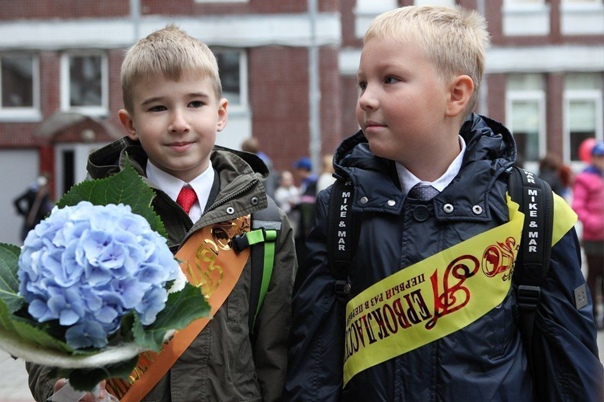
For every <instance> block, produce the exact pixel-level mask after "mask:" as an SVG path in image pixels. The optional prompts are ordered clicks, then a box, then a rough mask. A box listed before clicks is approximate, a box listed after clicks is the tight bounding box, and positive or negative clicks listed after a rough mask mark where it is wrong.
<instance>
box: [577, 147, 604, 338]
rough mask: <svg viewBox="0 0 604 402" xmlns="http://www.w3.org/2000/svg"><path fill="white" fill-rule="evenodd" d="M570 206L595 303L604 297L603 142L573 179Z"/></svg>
mask: <svg viewBox="0 0 604 402" xmlns="http://www.w3.org/2000/svg"><path fill="white" fill-rule="evenodd" d="M572 207H573V209H574V210H575V212H576V213H577V215H578V216H579V220H580V221H581V223H582V224H583V235H582V243H583V251H584V252H585V258H586V260H587V285H588V286H589V290H590V291H591V294H592V297H593V298H594V300H596V297H597V295H598V294H600V295H601V296H602V297H604V141H598V142H596V143H595V145H594V147H593V148H592V150H591V162H590V164H589V166H588V167H587V168H585V169H584V170H583V171H582V172H581V173H579V174H578V175H577V177H576V179H575V184H574V189H573V202H572ZM598 284H599V286H598ZM597 307H598V306H597V304H596V303H595V302H594V305H593V312H594V316H595V317H596V322H597V326H598V329H604V323H603V322H602V321H603V319H602V317H601V316H599V315H598V308H597Z"/></svg>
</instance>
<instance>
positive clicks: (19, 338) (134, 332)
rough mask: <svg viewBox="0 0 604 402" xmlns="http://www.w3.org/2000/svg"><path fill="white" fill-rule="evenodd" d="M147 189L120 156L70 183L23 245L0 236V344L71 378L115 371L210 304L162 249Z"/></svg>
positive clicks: (81, 381)
mask: <svg viewBox="0 0 604 402" xmlns="http://www.w3.org/2000/svg"><path fill="white" fill-rule="evenodd" d="M153 197H154V192H153V190H151V189H150V188H149V187H148V186H147V185H146V184H145V183H144V182H143V181H142V179H141V178H140V176H139V175H138V174H137V173H136V172H135V171H134V169H133V168H132V167H131V166H130V164H129V163H127V166H126V169H124V170H122V171H121V172H120V173H118V174H115V175H113V176H110V177H108V178H105V179H99V180H89V181H85V182H83V183H80V184H77V185H76V186H74V187H72V188H71V189H70V190H69V192H67V193H66V194H65V195H64V196H63V197H62V198H61V199H60V200H59V201H58V202H57V205H56V206H55V208H54V209H53V210H52V212H51V213H50V215H49V216H48V217H47V218H46V219H44V220H43V221H42V222H40V223H39V224H38V225H37V226H36V227H35V228H34V229H33V230H31V231H30V232H29V234H28V235H27V237H26V239H25V241H24V244H23V247H17V246H15V245H10V244H2V243H0V347H1V348H3V349H5V350H6V351H7V352H8V353H10V354H11V355H13V356H15V357H19V358H22V359H23V360H26V361H30V362H33V363H37V364H43V365H47V366H52V367H56V370H57V371H58V372H57V375H59V376H62V377H68V378H69V380H70V383H71V384H72V385H73V386H74V388H77V389H82V390H91V389H93V388H94V386H95V385H96V384H97V383H98V382H100V381H102V380H103V379H107V378H112V377H124V376H127V375H128V374H130V372H131V370H132V369H133V368H134V366H135V364H136V361H137V358H138V355H139V354H140V353H141V352H144V351H149V350H151V351H155V352H157V351H159V350H160V349H161V346H162V344H163V342H164V341H165V340H166V339H167V338H168V337H169V336H170V335H172V334H173V333H174V331H175V330H178V329H182V328H184V327H185V326H187V325H188V324H189V323H191V322H192V321H193V320H195V319H197V318H201V317H206V316H208V314H209V311H210V308H209V305H208V304H207V302H206V299H205V297H204V296H203V294H202V293H201V291H200V290H199V289H198V288H196V287H193V286H191V285H190V284H188V282H187V281H186V278H185V277H184V274H183V273H182V271H181V269H180V266H179V263H178V261H177V260H176V259H175V258H174V256H173V255H172V253H171V251H170V249H169V247H168V245H167V242H166V238H165V236H166V233H165V228H164V226H163V223H162V222H161V219H160V218H159V216H158V215H157V214H156V213H155V212H154V210H153V208H152V206H151V201H152V199H153Z"/></svg>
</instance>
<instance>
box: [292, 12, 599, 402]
mask: <svg viewBox="0 0 604 402" xmlns="http://www.w3.org/2000/svg"><path fill="white" fill-rule="evenodd" d="M488 44H489V35H488V32H487V30H486V21H485V20H484V18H483V17H482V16H480V15H479V14H478V13H476V12H469V11H466V10H463V9H461V8H458V7H457V8H447V7H438V6H410V7H402V8H398V9H396V10H392V11H389V12H386V13H384V14H382V15H380V16H378V17H377V18H376V19H375V20H374V21H373V22H372V24H371V25H370V27H369V29H368V31H367V32H366V34H365V36H364V40H363V49H362V52H361V59H360V65H359V69H358V75H357V77H358V86H359V98H358V101H357V107H356V115H357V120H358V124H359V126H360V127H361V131H359V132H358V133H356V134H355V135H353V136H352V137H350V138H348V139H346V140H344V142H343V143H342V144H341V145H340V146H339V148H338V149H337V151H336V154H335V162H334V166H335V174H336V176H337V178H338V180H342V181H343V182H347V181H350V182H351V183H352V189H351V191H350V192H348V193H346V192H345V191H343V192H342V195H341V197H342V199H344V198H346V197H349V198H346V199H347V205H346V207H347V208H346V214H351V215H352V218H351V220H352V223H351V224H352V227H355V226H356V225H358V226H360V229H359V230H357V231H356V234H358V237H359V238H358V242H355V243H354V244H355V245H356V246H355V247H353V249H352V253H353V259H352V261H351V263H350V266H349V269H348V271H347V272H348V277H347V279H346V282H347V286H345V287H343V286H341V284H338V283H337V282H336V278H335V277H334V275H333V273H332V271H331V269H330V265H329V253H328V248H327V247H328V244H332V243H333V239H332V238H331V237H329V233H330V230H329V229H330V222H329V219H330V218H329V215H328V211H329V198H330V192H331V191H330V190H329V189H328V190H326V191H323V192H321V193H320V194H319V196H318V198H317V201H316V207H315V226H314V227H313V228H312V229H311V231H310V234H309V236H308V238H307V241H306V253H305V259H304V263H303V264H301V266H300V269H299V271H298V275H297V278H296V285H295V291H294V300H293V303H292V311H293V323H292V336H291V341H290V345H291V353H290V362H289V372H288V378H287V382H286V389H285V394H284V400H286V401H298V402H299V401H309V402H310V401H313V402H317V401H321V402H325V401H344V402H349V401H362V402H373V401H376V402H377V401H399V402H404V401H432V402H456V401H460V402H462V401H463V402H465V401H476V402H478V401H513V402H533V401H535V400H543V401H546V400H547V401H557V400H568V401H570V400H572V401H601V400H602V378H603V370H602V365H601V364H600V362H599V360H598V347H597V342H596V330H595V326H594V323H593V315H592V301H591V298H590V297H589V295H588V293H587V292H586V291H585V281H584V278H583V276H582V273H581V269H580V268H581V267H580V259H579V254H580V253H579V244H578V242H577V237H576V233H575V230H574V229H573V225H574V223H575V221H576V217H575V216H574V214H573V212H572V211H571V210H570V207H569V206H568V205H567V204H566V202H564V200H562V199H561V198H560V197H557V196H555V204H556V208H555V211H556V215H555V217H554V226H555V230H554V231H553V247H552V251H551V265H550V269H549V271H548V275H547V277H546V279H545V283H544V285H543V286H542V287H541V289H540V294H541V296H540V303H539V306H538V311H537V314H536V321H535V327H534V331H533V335H535V336H534V343H533V345H532V347H533V351H534V352H535V353H533V354H532V355H533V356H534V355H535V354H541V355H542V358H540V359H539V361H537V362H536V363H535V366H536V367H535V373H536V374H538V375H539V377H540V378H541V377H545V381H538V378H537V376H533V375H532V373H531V370H530V365H529V362H528V353H527V350H526V347H525V345H523V343H522V337H521V334H520V332H519V328H518V324H517V323H516V321H515V317H516V316H517V309H518V304H519V302H518V300H517V296H516V286H517V284H516V283H515V280H514V281H512V275H511V270H512V261H513V258H514V255H513V254H514V253H515V252H516V251H517V248H515V246H517V245H518V244H519V242H520V241H519V240H520V235H521V233H520V232H521V229H522V225H523V223H524V219H523V216H522V215H520V214H519V213H518V212H517V209H518V206H517V204H515V203H514V202H512V201H511V200H510V199H509V198H508V169H509V168H510V167H512V166H513V164H514V163H515V159H516V149H515V145H514V140H513V138H512V135H511V134H510V132H509V131H508V130H507V129H506V128H505V127H503V126H502V125H501V124H499V123H497V122H495V121H493V120H491V119H488V118H486V117H482V116H479V115H477V114H474V113H472V110H473V109H474V107H475V105H476V103H477V96H478V93H479V86H480V84H481V80H482V76H483V73H484V62H485V52H486V49H487V47H488ZM332 189H333V187H332ZM344 203H345V202H344V201H342V205H343V204H344ZM340 216H341V215H338V217H337V218H336V217H335V216H331V219H339V217H340ZM342 222H344V223H345V222H346V220H345V219H344V218H342ZM350 229H351V228H349V227H347V226H344V227H339V229H338V230H339V231H345V230H350ZM338 236H340V235H338ZM343 236H344V235H343ZM344 238H345V237H342V239H344ZM338 239H340V237H338ZM497 244H499V245H500V246H501V248H498V249H497V250H501V251H500V252H499V254H497V253H494V251H495V249H494V248H493V247H496V245H497ZM338 245H339V246H342V247H350V246H351V245H350V244H345V243H343V244H338ZM488 250H491V251H492V254H489V255H488V257H489V259H486V258H485V257H487V254H486V251H488ZM501 253H503V254H501ZM497 256H499V257H501V258H500V259H498V261H496V259H497ZM493 257H495V259H493ZM504 257H505V258H504ZM485 260H486V261H485ZM487 263H488V264H487ZM491 263H497V264H496V265H493V266H491V265H489V264H491ZM495 267H496V268H497V270H496V271H493V270H488V269H487V268H495ZM522 268H523V267H516V268H515V269H516V270H522ZM483 279H484V282H483ZM348 285H349V287H348ZM577 295H578V296H577ZM341 300H343V302H341ZM536 395H538V397H539V398H541V399H536Z"/></svg>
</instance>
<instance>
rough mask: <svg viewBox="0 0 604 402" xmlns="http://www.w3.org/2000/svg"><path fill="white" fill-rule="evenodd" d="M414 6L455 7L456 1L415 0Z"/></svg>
mask: <svg viewBox="0 0 604 402" xmlns="http://www.w3.org/2000/svg"><path fill="white" fill-rule="evenodd" d="M413 4H414V5H416V6H423V5H430V6H445V7H453V6H455V0H414V1H413Z"/></svg>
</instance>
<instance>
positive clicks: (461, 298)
mask: <svg viewBox="0 0 604 402" xmlns="http://www.w3.org/2000/svg"><path fill="white" fill-rule="evenodd" d="M507 203H508V209H509V216H510V220H509V222H507V223H506V224H503V225H501V226H498V227H496V228H493V229H491V230H489V231H487V232H484V233H481V234H479V235H477V236H475V237H472V238H470V239H468V240H466V241H464V242H462V243H459V244H457V245H455V246H453V247H451V248H448V249H446V250H444V251H442V252H440V253H438V254H435V255H433V256H431V257H429V258H427V259H425V260H423V261H420V262H418V263H417V264H414V265H412V266H409V267H407V268H405V269H403V270H401V271H399V272H396V273H394V274H393V275H391V276H389V277H387V278H385V279H383V280H381V281H380V282H378V283H376V284H374V285H373V286H371V287H369V288H367V289H365V290H364V291H363V292H361V293H360V294H358V295H357V296H356V297H354V298H353V299H352V300H350V301H349V302H348V304H347V305H346V331H345V352H344V386H345V385H346V384H347V383H348V381H349V380H350V379H351V378H352V377H354V376H355V375H356V374H358V373H359V372H361V371H363V370H365V369H367V368H369V367H372V366H375V365H377V364H379V363H382V362H384V361H386V360H389V359H391V358H393V357H396V356H400V355H402V354H404V353H407V352H409V351H411V350H414V349H416V348H419V347H421V346H423V345H426V344H428V343H430V342H432V341H434V340H436V339H439V338H442V337H445V336H447V335H449V334H451V333H453V332H455V331H458V330H459V329H461V328H464V327H465V326H467V325H469V324H471V323H472V322H474V321H476V320H477V319H479V318H480V317H482V316H483V315H485V314H486V313H488V312H489V311H490V310H492V309H493V308H495V307H496V306H498V305H499V304H501V302H502V301H503V300H504V298H505V297H506V295H507V294H508V292H509V291H510V287H511V283H512V280H511V279H512V272H513V268H514V261H515V260H516V255H517V253H518V248H519V246H520V240H521V236H522V227H523V223H524V214H523V213H522V212H520V211H519V206H518V204H517V203H515V202H513V201H512V200H511V198H509V197H507ZM554 216H555V217H554V229H553V236H552V244H555V243H556V242H558V241H559V240H560V239H561V238H562V236H563V235H564V234H565V233H566V232H568V230H570V229H571V228H572V226H573V225H574V223H575V222H576V214H574V212H573V211H572V209H570V207H569V206H568V205H567V203H566V202H565V201H564V200H563V199H562V198H560V197H557V196H556V197H554Z"/></svg>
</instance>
